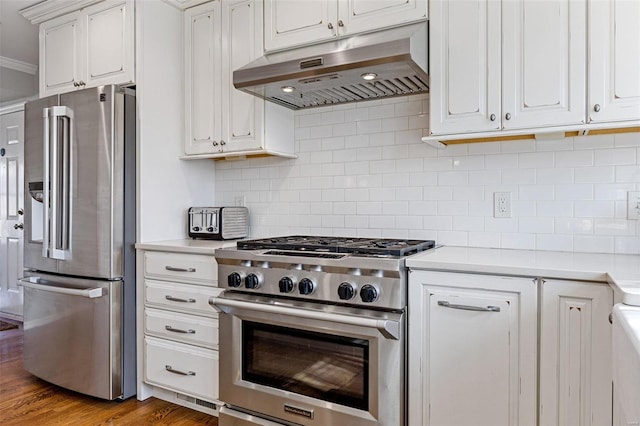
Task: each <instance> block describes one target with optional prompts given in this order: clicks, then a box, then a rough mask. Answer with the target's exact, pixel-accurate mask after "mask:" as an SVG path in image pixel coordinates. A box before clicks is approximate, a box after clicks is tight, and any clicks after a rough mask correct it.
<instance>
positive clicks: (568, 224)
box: [554, 217, 594, 235]
mask: <svg viewBox="0 0 640 426" xmlns="http://www.w3.org/2000/svg"><path fill="white" fill-rule="evenodd" d="M554 224H555V225H554V229H555V233H556V234H560V235H562V234H569V235H575V234H593V229H594V228H593V219H591V218H573V217H556V218H555V219H554Z"/></svg>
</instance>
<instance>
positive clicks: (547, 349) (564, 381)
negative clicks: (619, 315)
mask: <svg viewBox="0 0 640 426" xmlns="http://www.w3.org/2000/svg"><path fill="white" fill-rule="evenodd" d="M612 307H613V292H612V290H611V288H610V287H609V286H608V285H607V284H602V283H593V284H590V283H584V282H571V281H561V280H546V281H543V284H542V302H541V306H540V309H541V315H540V316H541V323H540V424H541V425H610V424H611V383H612V377H611V325H610V324H609V314H610V313H611V310H612Z"/></svg>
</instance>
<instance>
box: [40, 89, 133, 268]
mask: <svg viewBox="0 0 640 426" xmlns="http://www.w3.org/2000/svg"><path fill="white" fill-rule="evenodd" d="M60 105H63V106H64V107H65V108H66V110H65V111H62V112H61V113H64V114H66V115H67V116H72V117H73V118H72V120H70V121H71V125H70V128H71V130H70V131H69V134H68V135H67V134H66V133H65V131H64V130H63V132H62V135H63V136H64V137H66V136H70V138H71V144H70V146H69V150H68V151H65V149H66V148H65V145H64V143H61V144H59V145H60V147H59V148H58V151H59V152H62V153H63V154H62V155H60V154H58V158H61V160H59V161H58V164H59V167H58V171H57V172H58V175H57V176H56V174H55V173H53V172H54V171H55V170H54V167H53V166H52V167H51V169H52V181H53V182H54V183H55V184H57V185H58V187H57V191H55V190H54V188H55V186H53V185H52V196H51V200H52V204H51V216H50V223H51V251H50V255H51V256H53V257H56V258H57V259H59V264H58V272H59V273H61V274H65V275H75V276H83V277H94V278H104V279H115V278H120V277H122V276H123V269H122V267H123V266H122V261H123V260H122V256H123V250H122V249H123V241H122V240H123V226H124V155H123V154H124V153H123V149H124V95H123V94H122V93H120V92H118V91H117V87H116V86H101V87H96V88H91V89H86V90H81V91H77V92H72V93H68V94H63V95H60ZM64 122H65V121H64V120H63V121H62V123H63V128H64ZM65 155H69V157H70V159H69V163H68V167H67V166H66V163H65V161H66V160H65V159H64V156H65ZM61 171H62V172H61ZM66 173H68V174H69V177H65V176H66Z"/></svg>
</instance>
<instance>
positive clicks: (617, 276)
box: [407, 246, 640, 306]
mask: <svg viewBox="0 0 640 426" xmlns="http://www.w3.org/2000/svg"><path fill="white" fill-rule="evenodd" d="M407 266H408V267H409V268H412V269H439V270H448V271H460V272H463V271H464V272H477V273H489V274H503V275H519V276H530V277H546V278H557V279H567V280H583V281H596V282H607V283H609V284H611V285H612V286H613V287H614V290H616V291H619V292H620V294H621V295H622V302H623V303H625V304H629V305H637V306H640V256H638V255H628V254H600V253H575V252H557V251H541V250H510V249H489V248H475V247H449V246H442V247H438V248H436V249H434V250H429V251H426V252H424V253H420V254H417V255H415V256H412V257H411V258H409V259H407Z"/></svg>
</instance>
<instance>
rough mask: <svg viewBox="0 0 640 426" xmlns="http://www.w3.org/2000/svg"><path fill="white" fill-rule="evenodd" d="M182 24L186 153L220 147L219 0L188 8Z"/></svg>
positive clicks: (197, 152) (196, 152)
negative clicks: (183, 35) (183, 30)
mask: <svg viewBox="0 0 640 426" xmlns="http://www.w3.org/2000/svg"><path fill="white" fill-rule="evenodd" d="M184 27H185V38H184V40H185V49H184V52H185V67H186V69H185V110H184V112H185V127H186V130H187V135H186V138H187V139H186V144H185V152H186V153H187V154H202V153H207V152H212V151H213V152H217V151H219V150H220V140H221V139H222V123H221V119H222V118H221V113H222V103H221V102H220V99H221V95H220V80H221V68H220V40H221V38H220V34H221V27H222V25H221V22H220V2H219V1H214V2H211V3H207V4H204V5H201V6H197V7H193V8H191V9H187V10H186V11H185V14H184Z"/></svg>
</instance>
